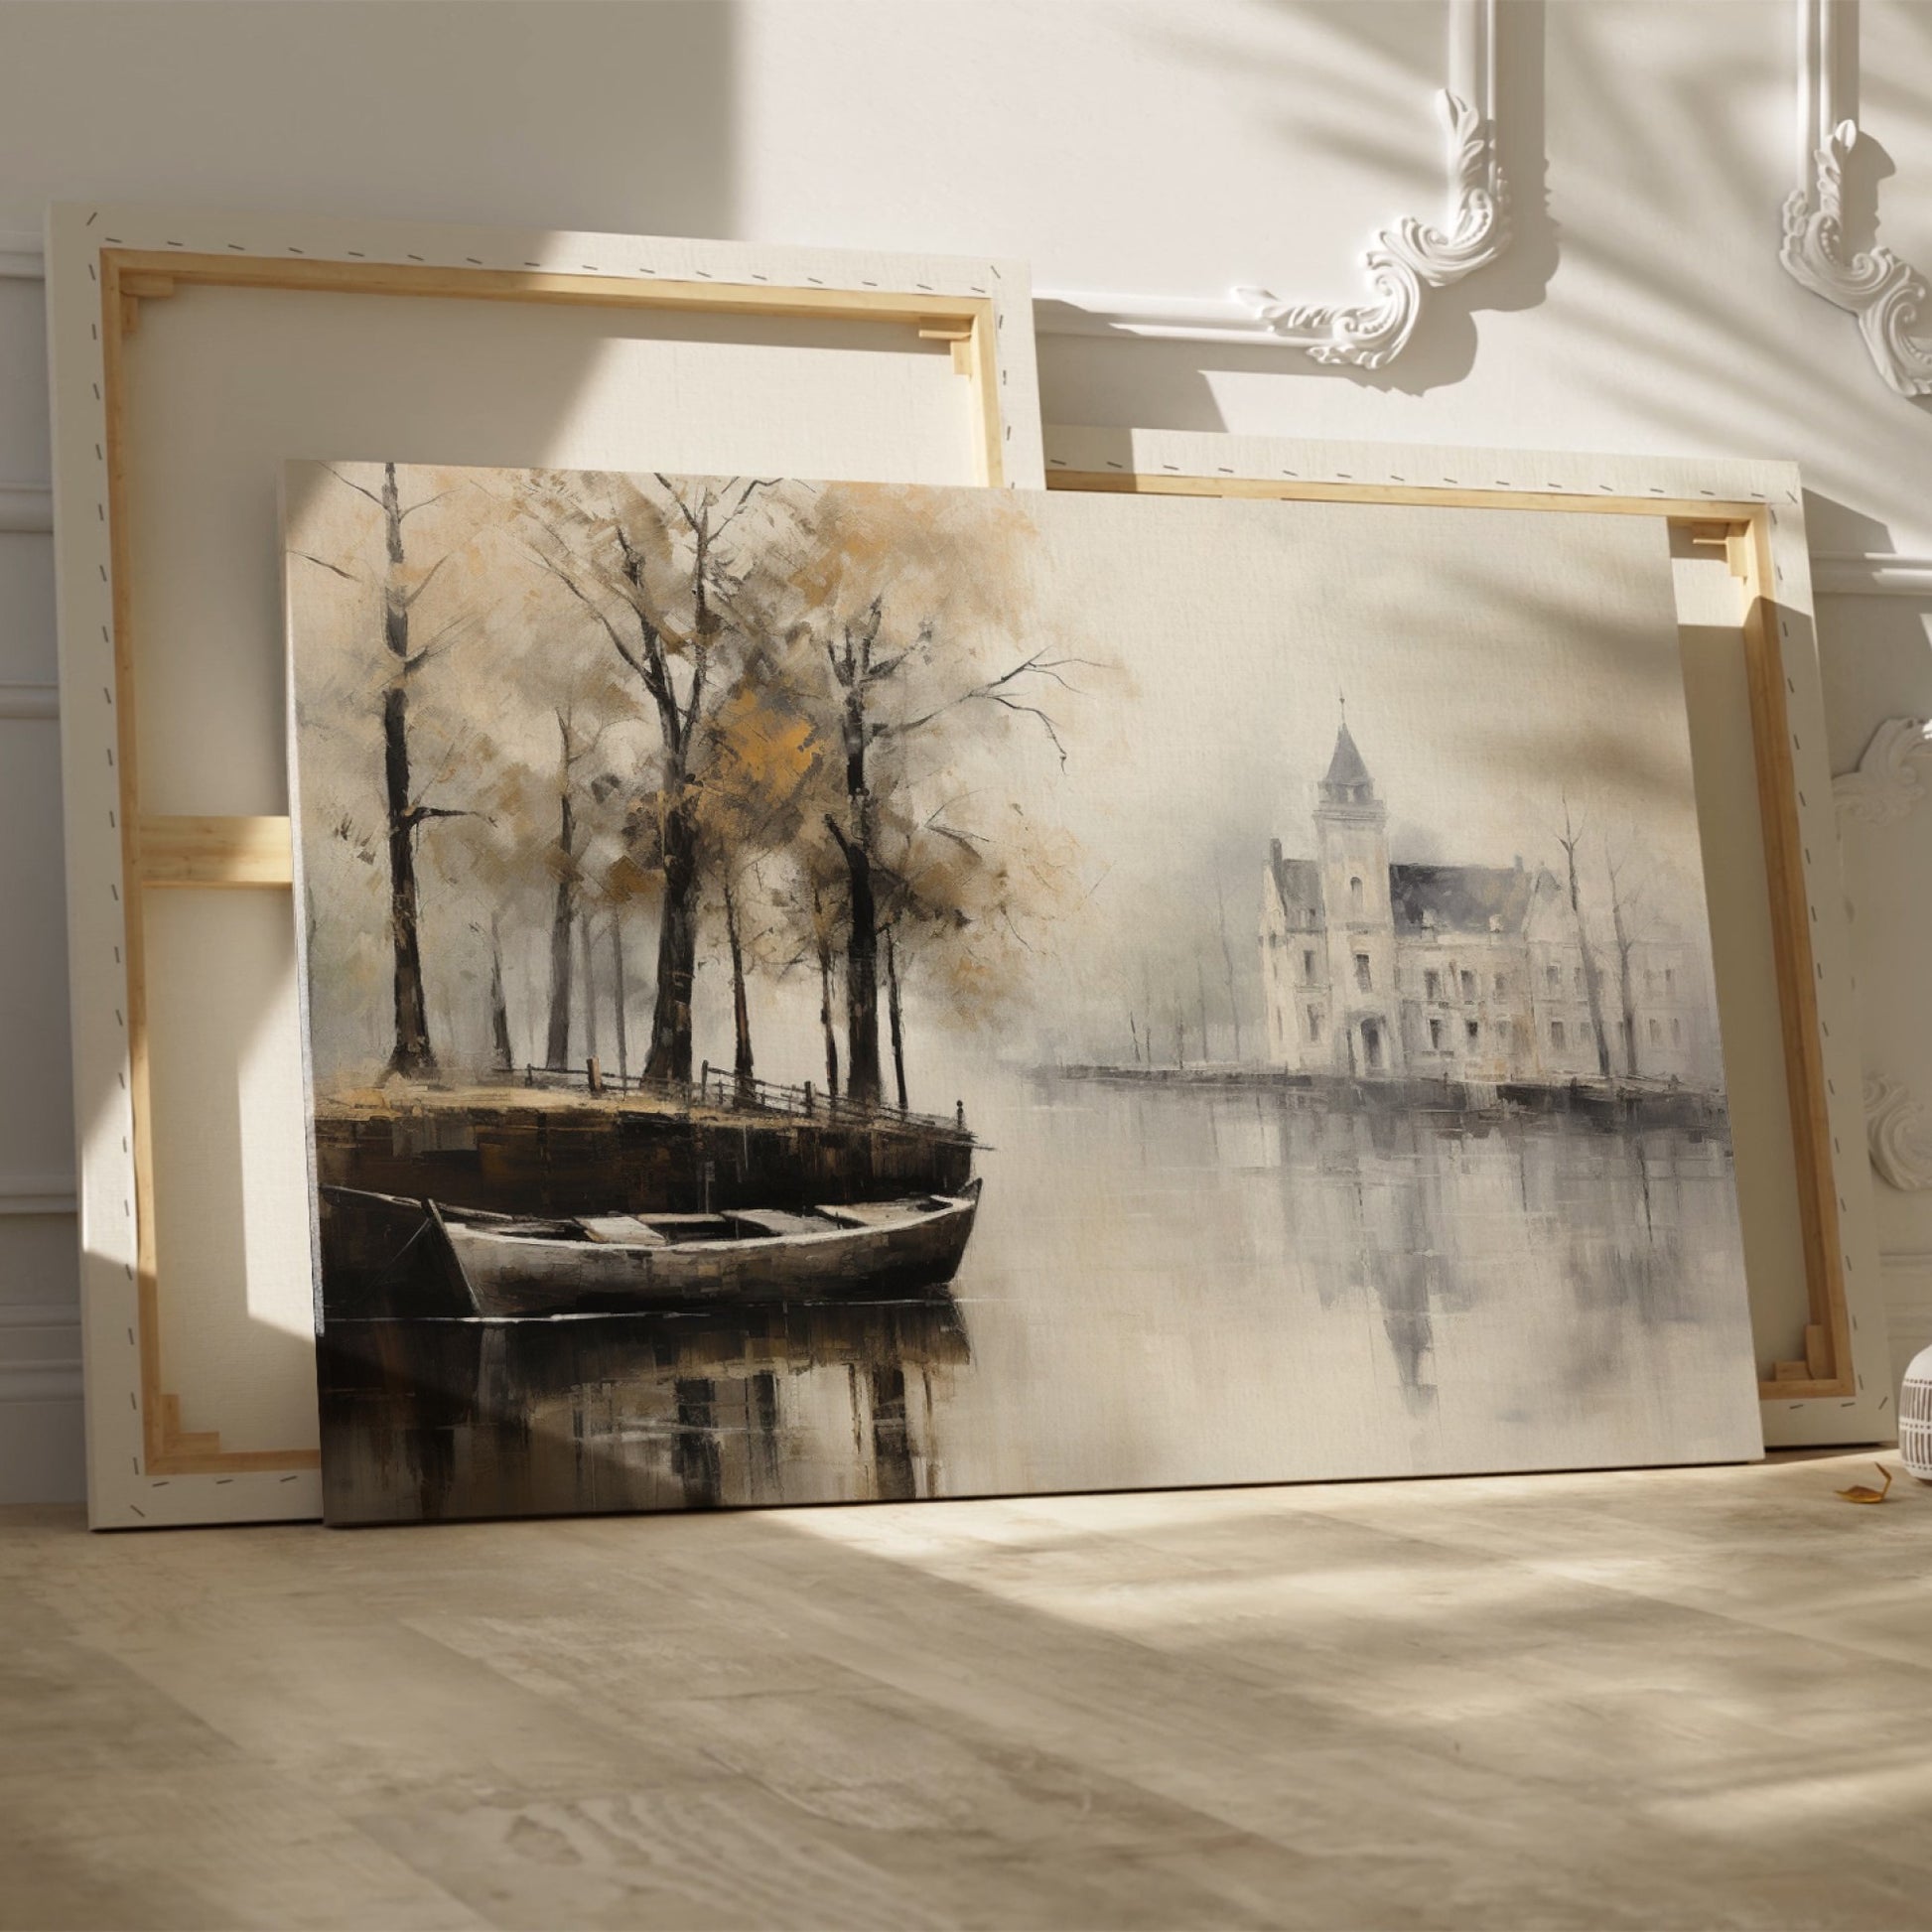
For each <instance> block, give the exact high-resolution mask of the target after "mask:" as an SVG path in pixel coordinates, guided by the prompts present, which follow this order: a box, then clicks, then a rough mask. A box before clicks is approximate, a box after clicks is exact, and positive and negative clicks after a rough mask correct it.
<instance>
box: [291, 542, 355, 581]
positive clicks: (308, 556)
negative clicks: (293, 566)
mask: <svg viewBox="0 0 1932 1932" xmlns="http://www.w3.org/2000/svg"><path fill="white" fill-rule="evenodd" d="M294 554H295V555H296V556H298V557H300V558H302V559H303V560H304V561H305V562H307V563H312V564H320V565H321V566H322V567H323V569H324V570H333V571H334V572H335V573H336V575H337V576H338V577H340V578H341V579H342V580H343V582H344V583H345V584H362V585H366V584H367V583H368V581H369V580H368V579H367V578H366V577H358V576H356V575H355V573H354V572H353V571H349V570H345V569H344V568H343V567H342V565H340V564H332V563H330V562H329V561H328V559H327V558H324V557H318V556H316V555H314V554H313V553H312V552H310V551H307V550H298V551H296V552H295V553H294Z"/></svg>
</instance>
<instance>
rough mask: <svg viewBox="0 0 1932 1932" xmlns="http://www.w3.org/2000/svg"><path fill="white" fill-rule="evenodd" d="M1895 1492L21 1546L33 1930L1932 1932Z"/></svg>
mask: <svg viewBox="0 0 1932 1932" xmlns="http://www.w3.org/2000/svg"><path fill="white" fill-rule="evenodd" d="M1888 1459H1889V1458H1888ZM1862 1475H1863V1476H1866V1477H1868V1476H1869V1475H1870V1458H1869V1457H1868V1456H1865V1457H1859V1458H1837V1459H1805V1460H1786V1461H1780V1462H1777V1463H1773V1464H1769V1465H1765V1466H1762V1467H1756V1468H1733V1469H1720V1470H1674V1471H1665V1472H1662V1473H1656V1472H1653V1473H1646V1474H1631V1475H1587V1476H1540V1477H1519V1478H1509V1479H1490V1480H1483V1481H1457V1482H1414V1483H1376V1484H1355V1485H1337V1486H1331V1487H1325V1488H1296V1489H1242V1490H1221V1491H1211V1492H1198V1491H1197V1492H1193V1493H1183V1494H1165V1495H1134V1496H1108V1497H1087V1498H1074V1499H1034V1500H1029V1501H1022V1502H989V1503H953V1504H911V1505H897V1506H891V1507H875V1508H858V1509H846V1510H825V1511H814V1512H774V1513H770V1514H756V1515H755V1514H739V1515H714V1516H703V1517H630V1518H622V1519H603V1520H592V1521H576V1522H543V1523H508V1524H495V1525H479V1526H466V1527H457V1528H443V1529H410V1530H367V1531H352V1532H330V1531H325V1530H321V1529H313V1528H306V1527H303V1528H264V1529H255V1530H209V1531H162V1532H156V1533H153V1534H148V1535H131V1536H129V1535H121V1536H113V1537H89V1536H88V1535H86V1534H85V1533H84V1532H83V1531H82V1530H81V1528H80V1526H79V1520H78V1517H77V1516H76V1515H74V1514H72V1513H69V1512H61V1511H47V1510H38V1511H37V1510H13V1511H0V1923H3V1924H5V1925H7V1926H10V1927H35V1928H48V1927H57V1926H114V1927H150V1926H195V1927H206V1926H262V1927H280V1926H297V1925H300V1926H356V1927H383V1928H389V1927H398V1928H400V1927H417V1926H483V1925H487V1926H530V1927H545V1928H551V1927H567V1926H676V1927H684V1926H732V1927H736V1926H785V1927H793V1926H797V1927H817V1926H825V1927H837V1928H847V1927H873V1926H877V1927H882V1928H892V1929H893V1932H898V1928H918V1927H936V1926H954V1925H971V1926H992V1927H1025V1926H1041V1927H1048V1926H1050V1927H1056V1928H1074V1927H1128V1926H1158V1927H1196V1926H1219V1925H1230V1926H1246V1925H1255V1926H1263V1925H1265V1926H1319V1927H1348V1926H1374V1927H1399V1926H1469V1927H1484V1928H1491V1927H1509V1926H1537V1927H1544V1926H1552V1927H1555V1926H1591V1927H1596V1926H1624V1925H1641V1926H1669V1927H1716V1926H1733V1925H1736V1926H1779V1927H1784V1926H1856V1927H1865V1928H1869V1927H1902V1926H1928V1927H1932V1489H1928V1488H1924V1487H1920V1486H1918V1485H1916V1484H1913V1483H1912V1482H1911V1481H1910V1479H1909V1478H1907V1479H1906V1480H1905V1481H1904V1482H1903V1483H1901V1485H1900V1486H1899V1487H1898V1488H1896V1489H1894V1491H1893V1500H1892V1501H1891V1502H1890V1503H1888V1504H1887V1505H1886V1506H1885V1507H1883V1508H1881V1509H1858V1508H1854V1507H1851V1506H1849V1505H1847V1504H1845V1503H1841V1502H1839V1501H1838V1500H1836V1498H1835V1497H1834V1496H1833V1494H1832V1491H1833V1490H1834V1488H1836V1487H1838V1486H1840V1485H1842V1484H1844V1483H1848V1482H1851V1481H1854V1480H1857V1479H1859V1478H1860V1477H1861V1476H1862Z"/></svg>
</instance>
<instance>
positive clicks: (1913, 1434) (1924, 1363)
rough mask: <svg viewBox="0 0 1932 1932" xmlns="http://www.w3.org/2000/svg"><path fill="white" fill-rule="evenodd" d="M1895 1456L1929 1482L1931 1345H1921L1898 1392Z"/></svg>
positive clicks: (1931, 1475) (1931, 1469)
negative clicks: (1925, 1346)
mask: <svg viewBox="0 0 1932 1932" xmlns="http://www.w3.org/2000/svg"><path fill="white" fill-rule="evenodd" d="M1898 1459H1899V1460H1900V1461H1901V1462H1903V1463H1904V1465H1905V1466H1906V1468H1908V1469H1909V1470H1911V1472H1912V1473H1913V1474H1914V1475H1915V1476H1917V1477H1918V1479H1919V1480H1920V1481H1921V1482H1932V1348H1921V1349H1920V1350H1919V1352H1918V1353H1917V1354H1916V1355H1914V1356H1913V1357H1912V1360H1911V1364H1910V1366H1909V1367H1908V1368H1907V1369H1906V1370H1905V1380H1904V1383H1903V1384H1902V1386H1901V1387H1900V1388H1899V1391H1898Z"/></svg>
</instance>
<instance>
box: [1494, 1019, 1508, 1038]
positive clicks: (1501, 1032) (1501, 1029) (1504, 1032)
mask: <svg viewBox="0 0 1932 1932" xmlns="http://www.w3.org/2000/svg"><path fill="white" fill-rule="evenodd" d="M1496 1037H1497V1038H1498V1039H1501V1040H1503V1041H1505V1042H1507V1040H1508V1038H1509V1022H1508V1021H1507V1020H1498V1021H1497V1022H1496Z"/></svg>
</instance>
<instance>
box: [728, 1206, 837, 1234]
mask: <svg viewBox="0 0 1932 1932" xmlns="http://www.w3.org/2000/svg"><path fill="white" fill-rule="evenodd" d="M725 1218H726V1219H727V1220H729V1221H732V1222H735V1223H736V1224H737V1225H738V1226H740V1227H747V1228H754V1229H756V1230H757V1231H758V1232H759V1234H826V1233H829V1232H830V1231H831V1230H830V1224H829V1223H828V1222H827V1221H826V1218H825V1216H824V1215H823V1214H788V1213H786V1212H785V1210H784V1209H783V1208H781V1207H733V1208H728V1209H727V1210H726V1215H725Z"/></svg>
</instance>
